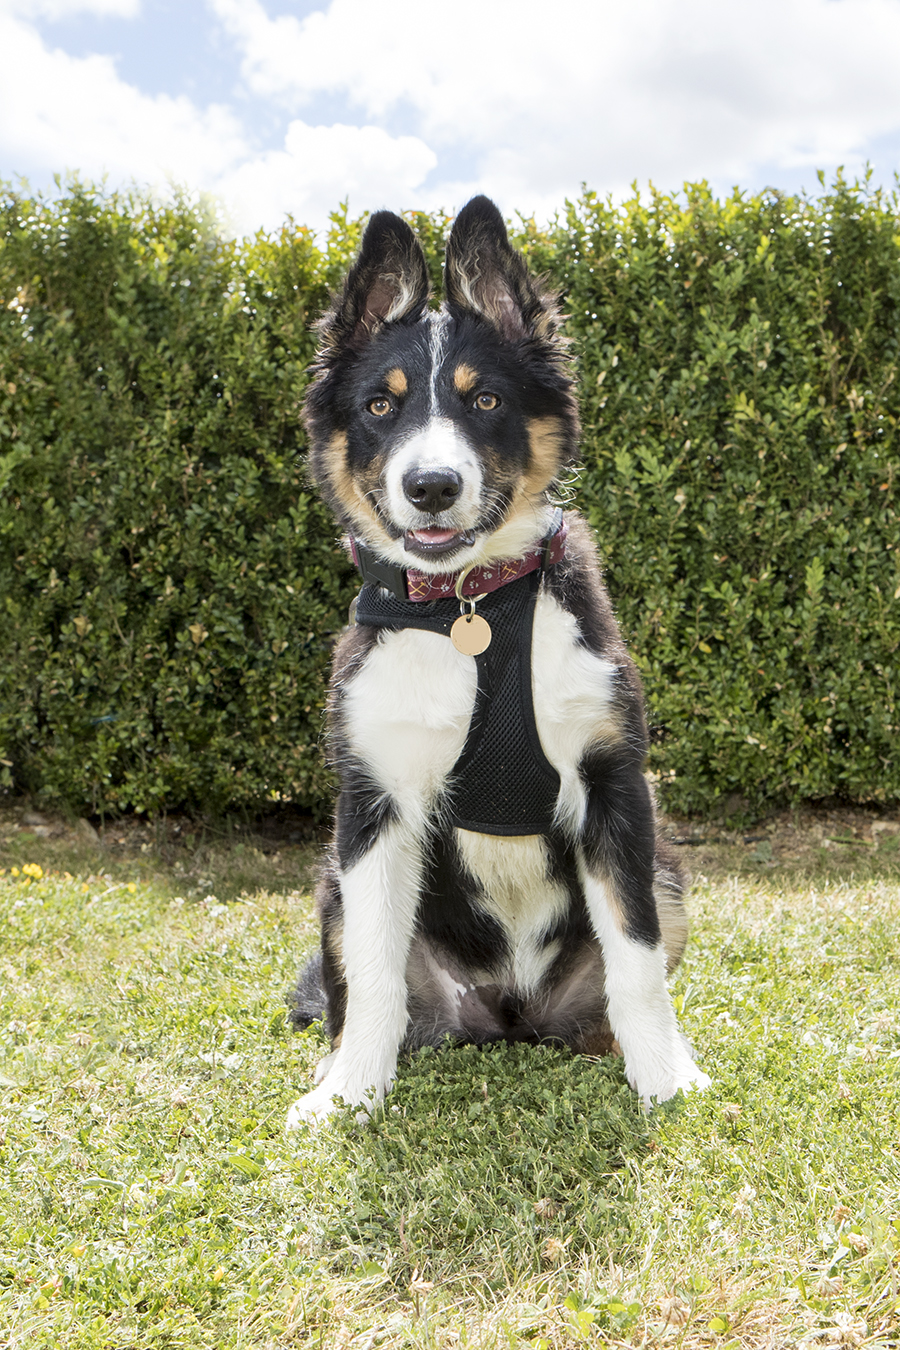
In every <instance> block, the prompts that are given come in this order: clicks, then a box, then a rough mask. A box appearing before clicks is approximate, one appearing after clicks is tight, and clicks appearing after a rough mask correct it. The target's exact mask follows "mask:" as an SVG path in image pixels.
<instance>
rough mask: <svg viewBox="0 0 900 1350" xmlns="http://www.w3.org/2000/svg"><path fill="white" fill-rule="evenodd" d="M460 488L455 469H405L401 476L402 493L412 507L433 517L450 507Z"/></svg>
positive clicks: (459, 479)
mask: <svg viewBox="0 0 900 1350" xmlns="http://www.w3.org/2000/svg"><path fill="white" fill-rule="evenodd" d="M461 488H462V479H461V478H460V476H459V474H458V473H457V472H456V470H455V469H407V471H406V473H405V474H404V475H403V491H404V492H405V493H406V495H407V497H408V498H409V500H410V501H411V502H412V504H413V506H417V507H418V508H419V510H420V511H428V512H429V513H430V514H431V515H433V516H436V515H437V514H438V512H439V511H446V510H447V508H448V507H450V506H452V505H453V503H454V502H455V501H456V499H457V497H458V496H459V494H460V490H461Z"/></svg>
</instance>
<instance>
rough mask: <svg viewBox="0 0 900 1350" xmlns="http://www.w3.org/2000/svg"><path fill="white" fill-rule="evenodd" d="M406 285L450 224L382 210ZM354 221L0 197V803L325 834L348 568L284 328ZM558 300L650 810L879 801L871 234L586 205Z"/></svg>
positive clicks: (894, 572) (885, 340) (881, 585)
mask: <svg viewBox="0 0 900 1350" xmlns="http://www.w3.org/2000/svg"><path fill="white" fill-rule="evenodd" d="M410 219H411V220H412V222H413V224H414V226H415V227H416V228H417V229H418V230H419V231H420V233H421V234H422V236H423V238H424V241H425V243H426V248H427V251H428V256H429V261H430V265H431V268H432V272H433V276H434V278H435V281H436V283H438V282H439V278H440V260H441V252H442V247H443V242H444V239H445V237H446V232H447V227H448V224H449V221H448V219H447V218H446V217H445V216H444V215H442V214H441V213H436V214H434V215H433V216H423V215H421V214H419V215H411V216H410ZM359 229H360V222H354V221H351V220H349V219H348V218H347V216H346V212H338V213H336V214H335V216H334V217H333V225H332V230H331V233H330V235H329V237H328V240H327V241H326V242H325V243H324V244H323V245H322V246H318V245H317V244H316V241H315V240H314V238H313V236H312V235H311V234H310V232H309V231H308V230H306V229H304V228H302V227H297V226H296V225H295V224H294V223H293V222H291V221H288V222H287V223H286V224H285V226H284V228H283V229H282V230H281V231H280V232H278V233H277V234H274V235H264V234H260V235H257V236H256V237H255V238H254V239H252V240H245V241H243V242H240V243H236V242H233V241H230V240H228V239H227V238H225V237H223V235H222V234H221V233H220V232H219V231H218V230H217V228H216V226H215V222H214V221H213V220H212V219H210V218H209V217H208V216H207V215H206V214H205V213H204V211H203V210H202V209H201V208H200V207H198V206H197V205H195V204H192V203H191V202H190V201H188V200H186V199H178V200H176V201H174V202H173V203H171V204H168V205H165V206H160V205H154V204H153V203H152V201H151V200H150V199H149V198H148V197H146V196H142V195H141V194H133V195H131V196H118V195H116V194H107V193H104V192H103V191H100V190H97V189H94V188H91V187H86V186H82V185H78V184H74V185H70V187H69V189H68V191H67V192H66V194H65V196H64V197H62V198H61V199H60V200H58V201H53V202H47V201H42V200H31V199H27V198H25V197H23V196H21V195H19V194H16V193H14V192H7V193H6V194H5V195H4V196H3V197H2V199H0V299H2V306H0V538H2V552H0V606H2V612H0V622H2V629H0V760H2V763H0V774H2V778H0V782H2V783H4V784H5V785H6V786H7V787H11V788H14V789H16V790H26V791H28V792H30V793H31V794H33V795H34V796H35V797H36V798H38V799H41V800H45V801H47V802H62V803H65V804H67V805H68V806H69V807H70V808H72V809H76V810H93V811H112V812H115V811H124V810H128V809H132V810H137V811H148V812H153V811H160V810H164V809H171V808H175V807H187V808H189V809H192V810H195V811H197V810H214V811H218V812H221V811H224V810H227V809H234V808H247V809H256V808H258V807H260V806H261V805H263V804H265V803H266V802H271V801H273V800H282V801H292V802H295V803H296V804H298V805H300V806H302V807H305V808H308V809H311V810H313V811H315V812H317V813H322V812H324V811H326V810H327V809H328V806H329V802H330V794H331V786H332V785H331V781H330V779H329V777H328V775H327V773H326V772H325V770H324V769H323V765H322V747H321V744H320V740H321V727H322V705H323V700H324V681H325V678H326V671H327V665H328V659H329V651H330V645H331V641H332V639H333V636H334V634H335V633H336V631H337V630H338V629H339V628H340V626H341V624H342V623H343V621H344V615H345V613H346V606H347V603H348V602H349V600H350V598H351V596H352V594H353V592H354V577H353V575H352V573H351V570H350V569H349V568H348V566H347V564H346V563H345V562H344V561H343V560H342V557H341V554H340V553H339V551H338V550H337V548H336V547H335V531H334V527H333V525H332V523H331V522H330V520H329V518H328V516H327V514H326V512H325V511H324V509H323V508H322V506H321V505H320V503H319V502H318V500H317V499H316V497H315V494H314V492H313V491H312V489H311V488H310V485H309V484H308V482H307V480H306V478H305V476H304V467H303V449H304V442H303V433H302V428H301V426H300V422H299V417H298V406H299V403H300V400H301V397H302V392H303V386H304V382H305V378H306V375H305V372H306V367H307V364H308V362H309V359H310V356H311V353H312V346H313V338H312V335H311V327H310V325H311V321H312V320H313V319H314V318H315V316H316V314H317V313H318V312H319V311H320V310H321V308H322V306H323V304H324V303H325V300H326V297H327V294H328V290H329V287H331V286H334V285H336V284H337V282H338V280H339V278H340V276H341V274H342V272H343V270H344V269H345V267H346V265H347V261H348V259H349V257H351V256H352V253H353V249H354V247H355V245H356V242H357V240H358V236H359ZM514 235H515V237H516V240H517V243H518V244H519V246H520V247H522V248H523V249H524V250H525V251H526V253H527V254H528V255H529V257H530V259H531V260H532V263H533V265H534V266H535V267H536V268H537V269H538V270H541V271H543V272H545V273H547V274H549V275H550V276H551V278H553V279H554V280H555V281H556V282H557V283H558V284H559V285H560V287H561V288H562V289H563V291H564V295H565V301H566V307H567V312H568V314H569V319H568V329H569V332H570V333H571V335H572V337H573V338H574V340H575V344H576V350H577V352H578V354H579V358H580V369H581V379H582V413H583V419H584V430H585V434H584V455H583V469H582V471H581V473H580V475H579V476H578V478H577V480H575V481H574V482H573V484H572V494H573V496H574V497H575V498H576V499H577V501H578V504H579V505H580V506H581V507H582V509H583V510H584V511H585V512H586V513H587V515H588V517H589V518H590V520H591V522H592V524H593V525H594V527H595V529H596V531H597V534H598V537H599V540H600V544H601V550H602V553H603V556H604V559H605V563H606V567H607V576H608V582H609V585H610V589H611V591H612V594H613V598H614V600H615V603H616V605H617V608H618V612H619V617H620V621H621V623H622V626H623V628H624V629H625V632H626V634H627V636H628V638H629V640H630V642H631V645H632V650H633V651H634V654H635V656H636V658H637V660H638V662H639V664H640V666H641V669H642V671H643V674H644V677H645V683H646V687H647V693H648V699H649V703H650V708H651V720H652V722H653V726H654V744H653V747H652V750H651V768H652V769H653V771H654V772H655V773H656V775H657V776H658V778H659V780H660V783H661V786H662V790H663V793H664V796H665V798H666V800H667V802H668V804H669V805H670V806H671V807H673V808H674V809H678V810H682V811H696V812H700V813H709V812H712V811H714V810H716V809H718V808H719V807H720V806H721V803H722V799H724V798H728V797H729V796H733V795H734V794H741V795H742V796H743V797H744V798H745V799H746V801H747V802H748V803H749V805H750V807H752V808H753V809H755V810H761V809H764V808H765V807H766V806H768V805H773V804H783V803H789V802H796V801H798V800H801V799H807V798H816V797H825V796H833V795H838V796H841V797H844V798H847V799H853V800H872V799H875V800H882V801H884V800H896V799H898V798H900V756H897V755H896V754H895V753H894V747H895V745H896V743H897V723H898V711H897V704H896V684H897V676H898V660H897V646H898V640H900V605H898V598H900V557H898V553H900V549H898V544H900V536H898V529H897V517H896V479H897V476H898V475H897V467H898V443H897V418H898V412H900V395H898V381H897V379H896V373H897V361H898V338H900V323H898V301H900V257H898V247H900V217H898V204H897V201H896V199H895V198H892V197H891V198H888V197H885V196H884V195H882V194H881V193H879V192H871V191H869V189H868V185H867V184H865V183H864V184H861V185H848V184H846V183H844V182H843V181H841V180H840V179H839V180H838V182H837V183H836V184H835V185H834V186H833V187H832V188H830V189H828V190H825V189H824V187H823V191H822V193H821V195H820V196H819V197H818V198H816V199H807V198H795V197H786V196H782V195H780V194H778V193H774V192H767V193H764V194H762V195H761V196H756V197H749V196H746V195H745V194H742V193H740V192H735V193H734V195H733V196H732V197H730V198H729V199H727V200H725V201H718V200H716V199H715V198H713V197H712V196H711V194H710V193H709V191H708V190H707V189H706V188H705V187H704V186H703V185H699V186H688V187H686V188H685V191H684V193H683V194H681V195H679V196H677V197H673V196H664V195H661V194H658V193H655V192H651V194H650V195H649V197H646V198H644V199H642V198H639V197H635V198H634V199H633V200H631V201H628V202H625V203H624V204H619V205H616V204H613V203H611V202H609V201H602V200H600V199H599V198H598V197H597V196H596V195H595V194H593V193H591V192H587V191H586V192H584V193H583V195H582V197H581V199H580V200H579V201H578V202H576V203H573V204H571V205H569V206H568V207H567V209H566V211H565V213H564V214H563V215H562V216H561V217H560V218H559V219H558V220H557V221H556V222H555V223H554V224H553V225H552V226H551V227H549V228H547V229H540V228H538V227H537V226H536V225H535V224H534V222H533V221H528V220H523V221H520V222H519V224H518V226H517V227H516V228H515V229H514Z"/></svg>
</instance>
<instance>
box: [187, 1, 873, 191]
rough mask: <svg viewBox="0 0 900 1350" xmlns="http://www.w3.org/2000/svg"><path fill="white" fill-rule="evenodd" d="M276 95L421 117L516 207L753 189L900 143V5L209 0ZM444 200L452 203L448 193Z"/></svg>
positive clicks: (425, 130)
mask: <svg viewBox="0 0 900 1350" xmlns="http://www.w3.org/2000/svg"><path fill="white" fill-rule="evenodd" d="M209 4H210V7H211V8H212V10H213V11H214V12H215V14H216V15H217V16H218V17H219V19H220V20H221V22H222V23H223V25H224V26H225V28H226V30H227V31H228V33H229V34H230V35H231V37H232V39H233V40H234V41H235V42H236V44H237V45H238V47H239V50H240V52H241V54H242V74H243V78H244V80H245V82H246V84H247V87H248V88H249V89H250V90H251V91H252V92H253V93H254V94H256V95H257V96H258V97H262V98H267V99H270V100H273V99H277V100H281V101H282V102H283V104H284V105H285V106H287V107H289V108H293V109H295V110H300V109H304V108H307V107H308V106H309V105H310V102H311V100H313V99H314V98H315V97H316V96H319V95H322V94H331V95H333V94H340V95H342V96H343V97H344V98H345V99H347V100H348V101H349V102H350V104H351V105H355V106H356V107H358V108H359V109H360V114H361V120H363V119H371V120H374V121H378V120H380V119H383V118H384V117H385V116H387V115H389V114H391V113H393V114H394V115H397V114H398V112H401V113H402V114H403V116H404V118H405V119H406V120H407V121H410V120H411V122H412V125H411V126H410V128H409V129H410V130H414V131H416V132H418V134H419V135H421V136H422V137H424V139H426V140H427V141H428V143H429V144H431V145H433V146H434V147H435V149H436V150H437V151H438V153H439V154H440V153H441V152H445V151H449V150H453V152H454V161H455V165H456V167H457V168H458V163H459V158H460V150H462V151H464V152H465V154H466V156H467V160H468V163H469V164H470V165H471V169H470V174H469V175H468V176H463V177H462V178H460V180H459V183H458V186H459V187H461V188H463V189H464V190H471V189H475V188H483V189H485V190H488V191H491V192H492V193H493V194H494V195H496V196H497V197H498V199H499V200H500V201H501V204H503V205H505V206H506V207H507V209H512V208H513V207H514V206H521V207H523V208H526V209H527V208H531V207H532V206H534V205H535V204H536V203H537V202H538V201H543V200H546V201H549V200H556V201H558V200H559V198H560V196H561V195H562V194H563V193H565V192H570V193H571V192H572V191H575V190H577V187H578V184H579V182H580V181H582V180H587V181H588V182H589V183H590V184H591V185H592V186H595V187H597V188H600V189H601V190H610V189H621V188H623V187H624V186H625V185H626V184H627V183H629V182H630V181H631V180H632V179H634V178H635V177H637V178H639V179H641V180H646V179H647V178H651V177H652V178H653V179H654V180H656V181H657V182H658V183H659V185H660V186H662V187H666V188H668V187H674V186H677V185H678V184H680V183H681V181H682V180H683V179H685V178H691V177H703V176H706V177H710V178H711V179H713V181H714V182H718V183H720V184H721V183H723V182H729V183H730V182H735V181H738V180H746V179H747V178H748V177H750V176H752V173H753V169H754V166H756V165H762V164H766V165H775V166H781V167H782V168H784V169H789V168H793V167H796V166H808V165H813V166H814V165H819V164H821V165H823V166H825V167H828V166H831V165H834V164H836V163H838V162H858V161H859V159H860V158H862V157H863V156H864V155H865V152H866V146H867V144H868V143H869V141H870V140H871V139H872V138H873V137H876V136H883V135H885V134H889V133H896V132H897V131H898V130H900V100H898V98H897V95H896V88H897V69H898V65H900V3H898V0H754V3H750V0H736V2H735V0H731V2H730V3H728V4H723V3H721V0H678V3H675V2H674V0H629V3H628V4H627V5H623V4H621V3H620V0H555V3H554V4H553V6H552V8H551V9H550V10H548V8H547V6H546V4H545V3H544V2H543V0H490V3H485V0H455V3H454V7H453V12H452V15H446V17H442V19H441V22H440V26H439V27H438V25H437V24H436V23H435V22H434V21H432V22H427V21H424V22H423V15H426V14H428V13H429V12H432V11H429V9H427V8H425V7H423V5H422V4H421V0H379V3H377V4H374V3H372V0H332V3H331V4H330V5H328V7H327V9H322V10H319V11H316V12H314V13H312V14H310V15H308V16H307V17H306V18H305V19H302V20H301V19H298V18H296V17H292V16H290V15H287V16H285V15H282V16H280V17H277V18H270V17H269V15H268V13H267V11H266V10H265V8H264V7H263V5H262V4H261V3H260V0H209ZM435 191H436V192H437V193H438V195H441V196H446V191H444V192H443V193H442V192H441V191H440V189H439V188H435Z"/></svg>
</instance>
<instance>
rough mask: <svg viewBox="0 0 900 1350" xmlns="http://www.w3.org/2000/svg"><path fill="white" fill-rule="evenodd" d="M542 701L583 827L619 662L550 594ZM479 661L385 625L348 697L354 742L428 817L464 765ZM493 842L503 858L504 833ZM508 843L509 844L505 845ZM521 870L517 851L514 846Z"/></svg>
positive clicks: (361, 756) (566, 819)
mask: <svg viewBox="0 0 900 1350" xmlns="http://www.w3.org/2000/svg"><path fill="white" fill-rule="evenodd" d="M531 676H532V680H531V683H532V699H533V707H534V717H535V724H536V727H537V732H538V736H539V739H540V742H541V747H542V749H543V752H544V754H545V755H546V757H547V759H548V760H549V762H550V763H551V764H552V765H553V767H554V768H555V769H556V771H557V773H558V774H559V777H560V782H561V787H560V794H559V801H558V807H557V817H558V819H559V822H560V824H562V825H563V826H564V827H568V829H569V830H570V831H571V832H572V833H573V834H577V831H578V829H579V827H580V823H581V818H582V816H583V812H584V789H583V786H582V783H581V778H580V775H579V772H578V767H579V764H580V762H581V759H582V757H583V755H584V752H585V749H586V748H587V747H588V746H589V745H591V744H592V743H595V742H596V741H598V740H600V739H604V738H605V739H609V738H610V737H614V736H615V735H616V723H615V717H614V713H613V686H614V679H615V667H614V666H613V665H612V663H611V662H609V661H607V660H604V659H603V658H602V657H599V656H597V655H595V654H593V653H591V652H589V651H588V650H587V649H586V648H585V647H584V646H583V644H582V643H581V641H580V632H579V628H578V624H577V622H576V620H575V618H574V617H573V616H572V615H571V614H570V613H568V612H567V611H566V610H565V609H563V607H562V606H561V605H560V604H559V603H558V602H557V601H556V600H555V599H554V598H553V597H552V596H551V595H549V594H548V593H546V592H542V593H541V594H540V595H539V596H538V599H537V604H536V607H535V614H534V627H533V636H532V659H531ZM476 690H477V672H476V664H475V659H474V658H473V657H471V656H466V655H464V654H463V653H461V652H458V651H457V650H456V649H455V647H454V646H453V644H452V643H451V642H450V641H449V640H448V638H446V637H445V636H443V635H442V634H439V633H431V632H427V631H421V630H415V629H401V630H399V631H382V633H381V634H380V636H379V640H378V641H377V642H376V643H375V645H374V646H373V648H372V650H371V652H370V653H369V655H368V657H367V658H366V661H365V663H364V665H363V667H362V669H361V670H360V671H359V673H358V674H357V675H356V676H355V677H354V679H353V681H352V683H351V684H350V686H349V688H348V689H347V691H346V694H345V696H344V700H343V707H344V718H345V726H346V730H347V737H348V741H349V748H350V750H351V753H352V754H353V756H354V758H356V759H358V760H361V761H362V762H363V763H364V764H365V766H366V768H367V770H368V772H369V774H370V775H371V777H372V778H373V779H374V780H375V781H376V782H377V783H378V784H379V785H380V786H381V787H382V788H383V789H384V791H385V792H386V793H387V794H389V795H390V796H391V797H392V798H393V799H394V800H395V801H396V803H397V805H398V806H399V808H400V810H401V812H404V813H405V814H407V815H408V816H409V817H410V818H411V819H412V820H424V818H425V817H427V815H428V813H429V811H430V809H431V808H432V806H433V805H434V803H435V801H436V799H437V798H438V797H439V795H440V793H441V792H442V790H443V788H444V787H445V785H446V782H447V778H448V776H449V774H450V772H451V770H452V769H453V767H454V765H455V764H456V763H457V761H458V759H459V757H460V755H461V753H462V750H463V746H464V745H465V743H466V738H467V735H468V732H469V726H470V722H471V719H472V713H473V709H474V707H475V699H476ZM497 842H498V847H495V848H494V849H493V850H492V855H491V856H492V858H494V859H495V861H494V862H493V863H492V864H491V867H492V869H493V871H494V872H495V873H496V868H497V865H498V864H497V863H496V857H497V856H500V857H502V856H503V850H502V842H503V841H502V839H499V840H498V841H497ZM498 848H499V852H498ZM508 852H509V854H510V865H511V868H512V869H513V870H515V869H516V867H517V864H516V863H514V862H513V855H514V854H515V849H514V848H510V849H509V850H508Z"/></svg>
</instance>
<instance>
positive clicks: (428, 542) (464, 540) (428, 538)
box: [403, 525, 475, 558]
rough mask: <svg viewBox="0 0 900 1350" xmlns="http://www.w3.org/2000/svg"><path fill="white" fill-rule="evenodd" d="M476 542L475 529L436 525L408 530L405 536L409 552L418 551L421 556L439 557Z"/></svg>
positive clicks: (404, 543) (405, 543) (405, 545)
mask: <svg viewBox="0 0 900 1350" xmlns="http://www.w3.org/2000/svg"><path fill="white" fill-rule="evenodd" d="M474 543H475V531H474V530H441V529H438V528H437V526H436V525H431V526H429V527H428V528H427V529H424V530H407V531H406V534H405V535H404V538H403V547H404V548H405V549H406V551H407V553H417V554H418V555H419V557H420V558H439V557H441V556H442V554H445V553H454V552H455V551H456V549H458V548H471V546H472V544H474Z"/></svg>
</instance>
